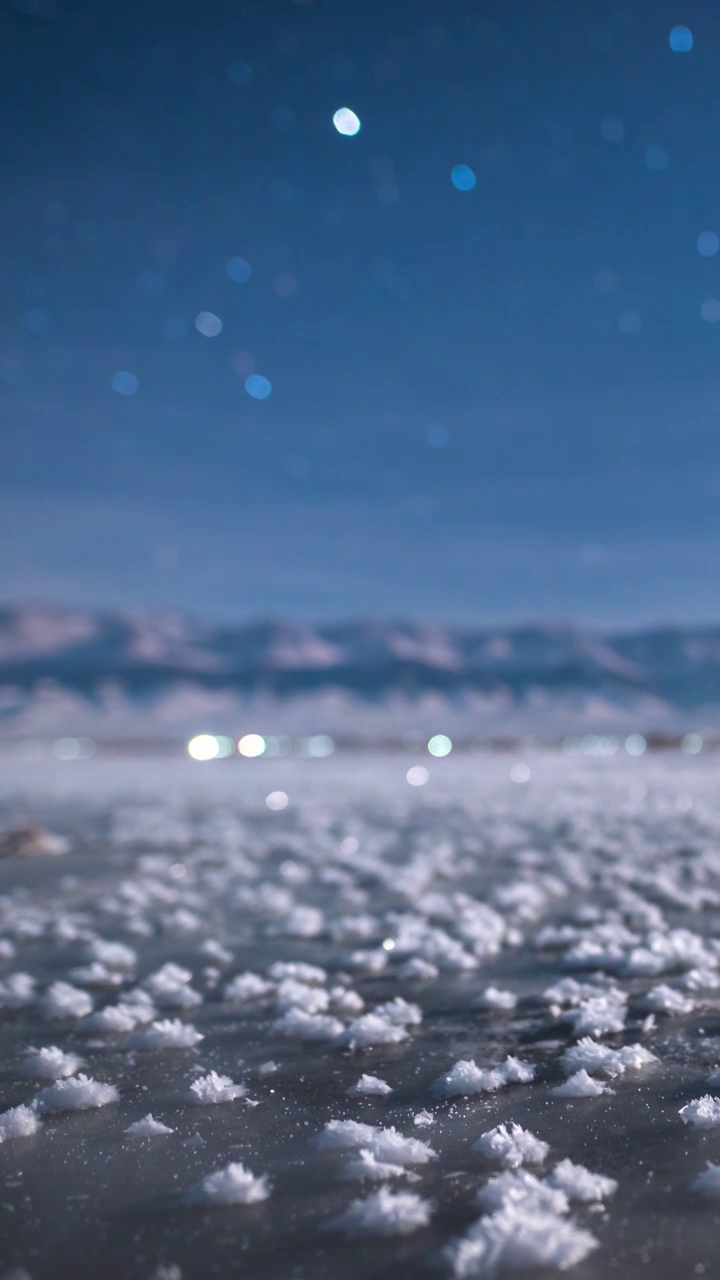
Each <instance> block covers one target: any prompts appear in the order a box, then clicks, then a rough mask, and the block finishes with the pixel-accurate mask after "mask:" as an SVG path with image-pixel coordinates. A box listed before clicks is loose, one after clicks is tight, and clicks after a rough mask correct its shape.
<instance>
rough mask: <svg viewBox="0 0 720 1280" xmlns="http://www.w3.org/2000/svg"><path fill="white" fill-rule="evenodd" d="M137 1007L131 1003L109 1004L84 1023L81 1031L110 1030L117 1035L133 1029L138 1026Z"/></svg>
mask: <svg viewBox="0 0 720 1280" xmlns="http://www.w3.org/2000/svg"><path fill="white" fill-rule="evenodd" d="M139 1021H140V1019H139V1018H138V1014H137V1008H136V1006H135V1005H130V1004H127V1005H126V1004H108V1005H106V1006H105V1008H104V1009H100V1010H99V1011H98V1012H97V1013H93V1014H91V1015H90V1017H89V1018H86V1019H85V1020H84V1022H83V1023H82V1025H81V1027H80V1030H81V1031H108V1032H110V1033H112V1034H115V1035H120V1034H124V1033H125V1032H127V1031H132V1030H134V1028H135V1027H136V1026H137V1024H138V1022H139Z"/></svg>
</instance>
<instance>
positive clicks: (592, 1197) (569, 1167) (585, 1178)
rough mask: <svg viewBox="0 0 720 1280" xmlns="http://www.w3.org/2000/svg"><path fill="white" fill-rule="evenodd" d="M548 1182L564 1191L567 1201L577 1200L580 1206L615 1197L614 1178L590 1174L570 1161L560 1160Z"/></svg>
mask: <svg viewBox="0 0 720 1280" xmlns="http://www.w3.org/2000/svg"><path fill="white" fill-rule="evenodd" d="M548 1181H549V1182H550V1183H551V1184H552V1186H554V1187H559V1188H560V1190H561V1191H564V1192H565V1195H566V1196H567V1197H568V1199H569V1200H579V1201H580V1202H581V1203H582V1204H591V1203H592V1202H593V1201H596V1200H607V1199H608V1198H609V1196H614V1195H615V1192H616V1191H617V1186H618V1184H617V1182H616V1181H615V1179H614V1178H606V1177H605V1176H604V1175H603V1174H602V1173H591V1172H590V1170H589V1169H586V1168H585V1166H584V1165H582V1164H573V1161H572V1160H561V1161H560V1163H559V1164H556V1165H555V1168H554V1169H553V1171H552V1173H551V1174H550V1177H549V1179H548Z"/></svg>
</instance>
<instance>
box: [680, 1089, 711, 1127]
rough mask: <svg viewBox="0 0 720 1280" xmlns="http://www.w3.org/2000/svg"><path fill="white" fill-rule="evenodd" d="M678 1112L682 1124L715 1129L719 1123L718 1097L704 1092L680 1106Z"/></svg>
mask: <svg viewBox="0 0 720 1280" xmlns="http://www.w3.org/2000/svg"><path fill="white" fill-rule="evenodd" d="M678 1114H679V1116H680V1118H681V1120H682V1121H683V1123H684V1124H692V1125H694V1126H695V1128H696V1129H716V1128H717V1126H718V1125H720V1098H714V1097H713V1096H712V1095H711V1094H709V1093H706V1094H704V1095H703V1097H702V1098H694V1099H693V1101H692V1102H688V1103H687V1104H686V1105H685V1106H684V1107H681V1108H680V1111H679V1112H678Z"/></svg>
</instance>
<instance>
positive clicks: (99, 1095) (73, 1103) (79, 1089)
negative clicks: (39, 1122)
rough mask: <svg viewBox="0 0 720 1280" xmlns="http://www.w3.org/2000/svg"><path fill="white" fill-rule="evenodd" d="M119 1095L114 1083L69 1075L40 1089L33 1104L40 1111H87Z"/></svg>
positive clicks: (117, 1097) (101, 1105)
mask: <svg viewBox="0 0 720 1280" xmlns="http://www.w3.org/2000/svg"><path fill="white" fill-rule="evenodd" d="M119 1097H120V1094H119V1093H118V1091H117V1089H116V1087H115V1085H114V1084H102V1083H101V1082H100V1081H99V1080H92V1079H91V1078H90V1077H89V1076H86V1075H79V1076H71V1077H70V1078H69V1079H68V1080H58V1081H57V1083H56V1084H52V1085H50V1086H49V1088H47V1089H42V1090H41V1092H40V1093H39V1094H38V1096H37V1098H36V1099H35V1105H36V1106H37V1107H38V1109H39V1110H40V1111H41V1112H47V1113H50V1112H54V1111H88V1110H90V1109H91V1108H93V1107H105V1106H107V1104H108V1103H109V1102H117V1101H118V1099H119Z"/></svg>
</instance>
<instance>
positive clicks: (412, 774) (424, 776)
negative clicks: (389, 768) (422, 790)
mask: <svg viewBox="0 0 720 1280" xmlns="http://www.w3.org/2000/svg"><path fill="white" fill-rule="evenodd" d="M405 777H406V778H407V780H408V782H409V783H410V786H411V787H424V786H425V783H426V782H427V780H428V778H429V777H430V774H429V773H428V771H427V769H426V768H425V766H424V765H422V764H414V765H413V767H412V769H408V771H407V773H406V774H405Z"/></svg>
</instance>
